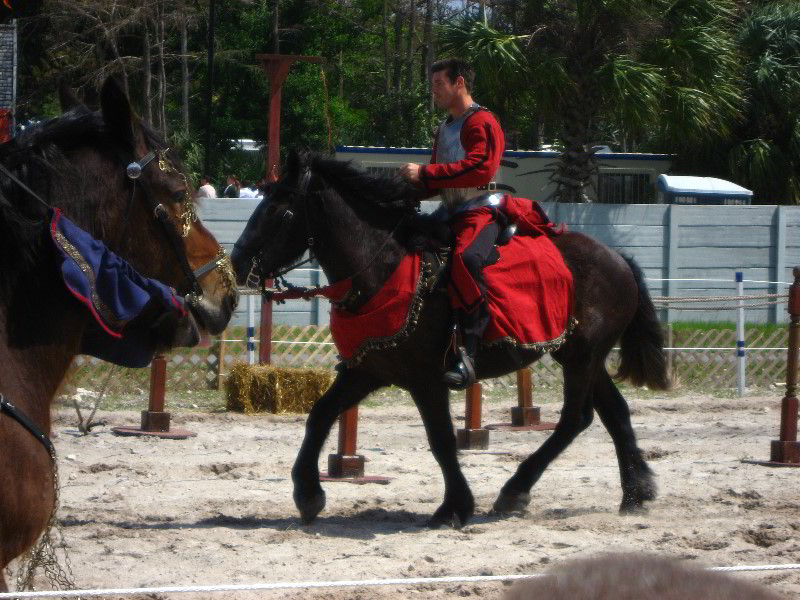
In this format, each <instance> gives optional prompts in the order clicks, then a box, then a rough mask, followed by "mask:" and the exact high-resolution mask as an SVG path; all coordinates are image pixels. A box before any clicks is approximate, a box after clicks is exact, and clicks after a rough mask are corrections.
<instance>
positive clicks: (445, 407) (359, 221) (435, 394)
mask: <svg viewBox="0 0 800 600" xmlns="http://www.w3.org/2000/svg"><path fill="white" fill-rule="evenodd" d="M414 195H415V191H414V190H413V189H411V188H409V187H408V186H407V184H405V183H404V182H403V181H401V180H395V179H391V178H386V177H384V178H376V177H372V176H369V175H367V174H364V173H362V172H360V171H358V170H357V169H355V168H353V167H351V166H349V165H348V164H347V163H343V162H341V161H335V160H330V159H327V158H324V157H321V156H316V155H308V156H300V155H298V154H296V153H293V154H291V155H290V157H289V159H288V161H287V168H286V174H285V176H284V177H283V178H282V179H281V181H280V183H279V184H278V185H276V186H273V188H272V189H271V190H269V192H268V194H267V195H266V197H265V198H264V200H263V201H262V202H261V204H260V205H259V206H258V207H257V208H256V210H255V211H254V213H253V215H252V216H251V218H250V220H249V222H248V223H247V226H246V228H245V230H244V232H243V233H242V235H241V237H240V238H239V240H238V242H237V243H236V246H235V248H234V251H233V253H232V254H231V260H232V262H233V264H234V269H235V271H236V275H237V280H238V281H239V283H240V284H241V283H243V282H244V281H245V280H246V279H247V276H248V274H249V273H250V270H251V267H253V265H254V264H255V265H256V266H257V269H258V270H259V272H260V276H261V278H262V280H263V278H264V277H269V276H270V274H272V273H275V272H277V271H278V269H280V268H281V267H285V266H287V265H289V264H290V263H292V262H293V261H294V260H297V259H298V258H299V257H300V256H301V255H302V254H303V253H304V252H306V251H307V250H308V249H309V241H310V240H312V239H313V246H314V248H313V251H314V254H315V256H316V257H317V259H318V261H319V264H320V266H321V267H322V269H323V270H324V272H325V274H326V276H327V278H328V281H329V282H331V283H335V282H338V281H341V280H342V279H345V278H348V277H351V276H353V275H355V278H354V285H353V287H354V289H356V290H357V291H358V292H360V296H359V298H360V299H361V303H362V304H363V302H365V301H366V300H367V299H369V298H371V297H372V296H373V295H374V294H375V293H376V292H377V291H378V290H379V289H380V288H381V286H382V285H383V283H384V282H385V281H386V279H387V278H388V277H389V275H390V274H391V273H392V272H393V271H394V269H395V268H396V266H397V265H398V263H399V261H400V260H401V259H402V257H403V256H404V255H405V254H406V253H407V252H408V251H409V249H408V247H407V244H408V239H409V237H410V236H411V235H412V233H413V232H412V231H410V228H409V227H404V226H401V225H402V223H401V220H402V219H406V218H407V215H408V205H409V203H411V202H413V199H414ZM553 242H554V243H555V245H556V247H557V248H558V250H559V251H560V252H561V254H562V255H563V257H564V261H565V262H566V265H567V267H568V268H569V269H570V270H571V272H572V275H573V278H574V301H573V304H572V305H573V306H574V316H575V317H576V318H577V321H578V325H577V327H576V328H575V330H574V331H573V333H572V334H571V335H570V336H569V337H568V338H567V341H566V343H565V344H564V345H563V346H562V347H561V348H560V349H559V350H557V351H555V352H553V353H552V356H553V358H554V359H555V360H557V361H558V362H559V363H560V364H561V365H562V366H563V369H564V405H563V408H562V411H561V418H560V420H559V422H558V425H557V427H556V429H555V431H554V432H553V434H552V435H551V436H550V437H549V438H548V439H547V441H545V442H544V444H543V445H542V446H541V447H540V448H539V449H538V450H537V451H536V452H534V453H533V454H531V455H530V456H529V457H528V458H527V459H525V460H524V461H523V462H522V463H521V464H520V465H519V468H518V469H517V472H516V473H515V474H514V476H513V477H511V479H509V480H508V482H507V483H506V484H505V485H504V486H503V488H502V489H501V490H500V494H499V496H498V498H497V500H496V501H495V503H494V509H495V510H496V511H498V512H512V511H519V510H521V509H524V508H525V506H526V505H527V504H528V502H529V501H530V491H531V488H532V487H533V485H534V484H535V483H536V481H537V480H538V479H539V477H540V476H541V475H542V473H543V472H544V470H545V468H546V467H547V465H549V464H550V462H552V461H553V459H555V458H556V456H558V455H559V454H560V453H561V452H562V451H563V450H564V449H565V448H566V447H567V446H568V445H569V444H570V443H571V442H572V441H573V440H574V439H575V437H576V436H577V435H578V434H579V433H580V432H581V431H583V430H584V429H586V427H588V426H589V424H590V423H591V422H592V417H593V414H594V412H597V414H598V415H599V416H600V419H601V420H602V422H603V424H604V425H605V427H606V429H607V430H608V432H609V433H610V434H611V437H612V439H613V440H614V446H615V448H616V452H617V458H618V460H619V467H620V475H621V482H622V503H621V506H620V510H621V511H622V512H628V511H637V510H639V509H641V508H642V507H643V505H644V503H645V502H646V501H648V500H652V499H653V498H655V494H656V486H655V483H654V481H653V474H652V472H651V471H650V468H649V467H648V465H647V463H646V462H645V460H644V457H643V456H642V452H641V450H640V449H639V448H638V446H637V444H636V437H635V435H634V432H633V428H632V427H631V419H630V412H629V410H628V405H627V403H626V402H625V399H624V398H623V397H622V394H620V392H619V390H618V389H617V387H616V385H615V384H614V382H613V381H612V379H611V376H610V375H609V373H608V371H607V370H606V358H607V356H608V354H609V352H610V351H611V349H612V347H613V346H614V344H615V343H617V342H618V341H619V342H620V345H621V365H620V369H619V375H620V377H621V378H626V379H628V380H629V381H631V382H632V383H634V384H636V385H640V386H641V385H647V386H649V387H650V388H651V389H665V388H666V387H668V381H667V374H666V362H665V358H664V354H663V351H662V348H663V336H662V332H661V328H660V325H659V322H658V319H657V317H656V313H655V309H654V307H653V304H652V301H651V300H650V296H649V294H648V291H647V288H646V287H645V284H644V281H643V276H642V273H641V271H640V269H639V268H638V267H637V266H636V264H635V263H634V262H633V261H632V260H629V259H625V258H623V257H622V256H620V255H619V254H618V253H617V252H615V251H613V250H611V249H610V248H608V247H606V246H604V245H603V244H600V243H599V242H596V241H595V240H593V239H592V238H590V237H588V236H586V235H582V234H580V233H564V234H563V235H560V236H557V237H555V238H553ZM254 259H255V261H256V262H255V263H254V262H253V261H254ZM451 322H452V314H451V308H450V303H449V301H448V298H447V297H446V295H444V294H436V293H434V294H431V295H429V296H428V297H426V298H425V300H424V306H423V308H422V309H421V312H420V315H419V319H418V325H417V327H416V328H415V330H414V332H413V333H412V334H411V335H410V336H409V337H408V338H406V339H405V340H403V341H401V342H400V343H398V345H397V346H396V347H393V348H386V349H381V350H375V351H372V352H370V353H369V354H367V356H366V357H365V358H364V359H363V361H362V362H361V363H359V364H358V365H357V366H355V367H353V368H347V369H344V370H342V371H341V372H339V374H338V375H337V377H336V380H335V381H334V383H333V385H332V386H331V388H330V389H329V390H328V392H326V393H325V394H324V395H323V396H322V397H321V398H320V399H319V400H318V401H317V403H316V404H315V405H314V407H313V408H312V410H311V412H310V414H309V416H308V421H307V424H306V434H305V439H304V440H303V444H302V446H301V448H300V452H299V454H298V456H297V460H296V462H295V465H294V468H293V470H292V479H293V481H294V500H295V504H296V505H297V507H298V509H299V511H300V515H301V517H302V519H303V521H305V522H310V521H311V520H313V519H314V518H315V517H316V516H317V514H319V512H320V511H321V510H322V509H323V507H324V506H325V493H324V492H323V490H322V487H321V486H320V482H319V469H318V461H319V455H320V451H321V449H322V445H323V443H324V441H325V439H326V437H327V436H328V433H329V432H330V430H331V427H332V426H333V424H334V423H335V421H336V418H337V417H338V416H339V414H340V413H342V411H344V410H346V409H347V408H349V407H351V406H353V405H356V404H358V403H359V402H360V401H361V400H363V399H364V398H365V397H366V396H367V395H368V394H370V393H372V392H374V391H375V390H377V389H380V388H381V387H384V386H388V385H396V386H398V387H401V388H403V389H405V390H408V391H409V392H410V394H411V396H412V397H413V399H414V402H415V403H416V405H417V408H418V409H419V411H420V414H421V416H422V420H423V422H424V424H425V428H426V433H427V435H428V441H429V443H430V446H431V450H432V451H433V454H434V456H435V457H436V460H437V461H438V463H439V465H440V467H441V469H442V473H443V475H444V481H445V495H444V501H443V502H442V504H441V506H439V508H438V509H437V510H436V511H435V513H434V514H433V517H432V518H431V521H430V524H431V525H434V526H435V525H440V524H443V523H451V522H454V521H455V522H456V523H465V522H466V521H467V519H469V517H470V516H471V515H472V514H473V512H474V510H475V503H474V500H473V496H472V492H471V491H470V489H469V486H468V484H467V481H466V479H465V478H464V475H463V473H462V471H461V468H460V466H459V464H458V459H457V456H456V438H455V434H454V430H453V422H452V417H451V415H450V407H449V403H448V396H449V394H448V389H447V387H446V386H445V385H444V384H443V383H442V361H443V357H444V356H445V353H446V350H447V347H448V343H449V340H450V331H451ZM542 355H543V352H541V351H535V350H530V349H523V348H519V349H516V350H508V349H507V348H504V347H496V346H493V347H489V348H487V347H483V348H482V349H481V350H480V352H479V353H478V356H477V376H478V378H479V379H485V378H490V377H499V376H501V375H505V374H507V373H512V372H514V371H516V370H518V369H520V368H522V367H524V366H525V365H529V364H530V363H532V362H534V361H536V360H538V359H539V358H541V356H542Z"/></svg>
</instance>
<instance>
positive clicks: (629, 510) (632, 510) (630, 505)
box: [619, 500, 649, 516]
mask: <svg viewBox="0 0 800 600" xmlns="http://www.w3.org/2000/svg"><path fill="white" fill-rule="evenodd" d="M648 512H649V511H648V508H647V507H646V506H645V505H644V504H643V503H641V502H634V501H630V502H626V501H625V500H623V501H622V504H620V506H619V514H621V515H623V516H630V515H646V514H647V513H648Z"/></svg>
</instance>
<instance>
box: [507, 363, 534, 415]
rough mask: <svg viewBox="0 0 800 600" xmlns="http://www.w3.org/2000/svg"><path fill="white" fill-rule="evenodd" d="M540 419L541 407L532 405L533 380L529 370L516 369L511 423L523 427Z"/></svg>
mask: <svg viewBox="0 0 800 600" xmlns="http://www.w3.org/2000/svg"><path fill="white" fill-rule="evenodd" d="M540 421H541V409H540V408H539V407H538V406H534V405H533V382H532V380H531V370H530V369H528V368H525V369H520V370H519V371H517V406H515V407H513V408H512V409H511V425H513V426H514V427H524V426H526V425H538V424H539V422H540Z"/></svg>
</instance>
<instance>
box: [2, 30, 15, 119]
mask: <svg viewBox="0 0 800 600" xmlns="http://www.w3.org/2000/svg"><path fill="white" fill-rule="evenodd" d="M16 65H17V22H16V21H11V22H10V23H5V24H3V25H0V109H2V108H5V109H10V110H13V109H14V101H15V95H16V93H15V89H14V85H15V78H16Z"/></svg>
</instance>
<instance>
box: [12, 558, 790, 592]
mask: <svg viewBox="0 0 800 600" xmlns="http://www.w3.org/2000/svg"><path fill="white" fill-rule="evenodd" d="M795 569H800V564H787V565H743V566H738V567H711V568H709V569H707V570H709V571H726V572H733V571H785V570H795ZM542 576H543V575H542V574H535V575H475V576H470V577H413V578H408V579H367V580H362V581H359V580H345V581H297V582H291V581H286V582H278V583H252V584H239V585H194V586H186V587H181V586H169V587H153V588H108V589H101V590H55V591H43V592H9V593H2V594H0V600H5V599H6V598H7V599H9V600H10V599H11V598H52V597H56V596H61V597H64V598H75V597H78V596H106V595H115V596H128V595H133V594H183V593H197V592H238V591H259V590H297V589H314V588H338V587H378V586H392V585H401V586H402V585H424V584H441V583H485V582H492V581H515V580H519V579H533V578H535V577H542Z"/></svg>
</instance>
